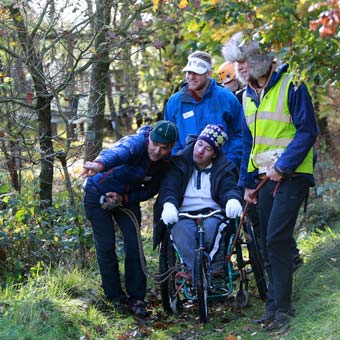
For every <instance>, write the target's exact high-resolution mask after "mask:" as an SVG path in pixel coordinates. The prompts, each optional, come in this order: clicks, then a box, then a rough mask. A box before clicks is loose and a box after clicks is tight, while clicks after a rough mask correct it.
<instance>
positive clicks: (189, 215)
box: [178, 209, 224, 219]
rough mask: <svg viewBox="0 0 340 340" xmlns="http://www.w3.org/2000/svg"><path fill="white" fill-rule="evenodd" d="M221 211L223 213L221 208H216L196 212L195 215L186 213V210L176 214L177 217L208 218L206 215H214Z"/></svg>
mask: <svg viewBox="0 0 340 340" xmlns="http://www.w3.org/2000/svg"><path fill="white" fill-rule="evenodd" d="M221 213H224V211H223V210H221V209H218V210H213V211H210V212H209V213H207V214H196V215H193V214H190V213H186V212H180V213H179V214H178V216H179V217H187V218H191V219H204V218H208V217H211V216H214V215H217V214H221Z"/></svg>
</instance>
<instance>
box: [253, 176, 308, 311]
mask: <svg viewBox="0 0 340 340" xmlns="http://www.w3.org/2000/svg"><path fill="white" fill-rule="evenodd" d="M309 184H310V183H309V181H308V180H307V179H306V178H304V177H303V176H296V177H292V178H290V179H286V180H282V181H281V182H280V185H279V187H278V190H277V192H276V194H275V195H274V191H275V187H276V185H277V182H274V181H267V183H266V184H265V185H264V186H263V187H262V188H261V189H260V191H259V194H258V204H259V216H260V237H261V243H262V250H263V255H264V262H265V269H266V271H267V274H268V280H269V286H268V300H267V304H266V309H267V310H268V311H276V310H277V311H279V312H282V313H287V312H290V311H291V309H292V305H291V295H292V284H293V278H292V277H293V271H292V260H291V259H292V251H293V250H292V249H294V248H295V246H294V245H295V240H294V237H293V232H294V227H295V224H296V220H297V216H298V213H299V209H300V207H301V205H302V203H303V201H304V199H305V198H306V197H307V195H308V191H309Z"/></svg>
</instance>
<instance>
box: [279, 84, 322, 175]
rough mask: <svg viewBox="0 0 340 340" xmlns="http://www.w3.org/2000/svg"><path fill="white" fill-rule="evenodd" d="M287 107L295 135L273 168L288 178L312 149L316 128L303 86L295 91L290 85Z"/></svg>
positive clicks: (311, 106)
mask: <svg viewBox="0 0 340 340" xmlns="http://www.w3.org/2000/svg"><path fill="white" fill-rule="evenodd" d="M288 105H289V110H290V113H291V116H292V120H293V124H294V126H295V128H296V135H295V137H294V138H293V140H292V141H291V142H290V143H289V145H288V146H287V148H286V150H285V152H284V153H283V154H282V155H281V157H280V158H279V159H278V160H277V162H276V163H275V167H274V168H275V169H276V170H277V171H278V172H279V173H280V174H282V175H283V176H288V177H289V176H291V175H292V174H293V173H294V171H295V169H296V168H297V167H298V166H299V165H300V164H301V163H302V162H303V160H304V159H305V158H306V156H307V153H308V152H309V151H310V149H311V148H312V147H313V145H314V143H315V141H316V138H317V135H318V126H317V122H316V117H315V112H314V108H313V104H312V100H311V97H310V95H309V93H308V91H307V88H306V86H305V85H304V84H301V85H300V86H298V87H297V88H296V89H295V87H294V84H291V85H290V88H289V95H288Z"/></svg>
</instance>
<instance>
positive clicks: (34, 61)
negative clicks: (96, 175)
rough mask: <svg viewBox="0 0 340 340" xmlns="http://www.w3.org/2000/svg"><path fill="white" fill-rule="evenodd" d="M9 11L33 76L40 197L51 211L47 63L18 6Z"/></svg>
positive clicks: (51, 176) (50, 99) (51, 151)
mask: <svg viewBox="0 0 340 340" xmlns="http://www.w3.org/2000/svg"><path fill="white" fill-rule="evenodd" d="M9 11H10V15H11V18H12V20H13V24H14V26H15V27H16V30H17V34H18V37H19V41H20V44H21V48H22V50H23V54H24V58H25V59H24V63H25V64H26V66H27V68H28V70H29V72H30V74H31V76H32V79H33V86H34V91H35V94H36V106H35V109H36V112H37V115H38V122H39V128H38V136H39V145H40V155H41V166H40V174H39V197H40V204H41V206H43V207H48V206H51V205H52V184H53V163H54V150H53V144H52V125H51V101H52V98H53V96H52V95H51V94H50V93H49V91H48V89H47V85H46V83H45V82H46V79H45V77H44V70H43V60H42V59H41V57H40V56H39V53H37V51H36V50H35V46H34V43H33V41H32V39H31V37H30V35H29V32H28V29H27V27H26V26H25V22H24V20H22V16H21V12H20V9H19V8H17V7H16V6H11V7H9Z"/></svg>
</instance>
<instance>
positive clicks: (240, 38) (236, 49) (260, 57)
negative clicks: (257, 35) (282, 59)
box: [222, 32, 274, 79]
mask: <svg viewBox="0 0 340 340" xmlns="http://www.w3.org/2000/svg"><path fill="white" fill-rule="evenodd" d="M222 55H223V57H224V59H225V60H227V61H229V62H232V63H233V62H245V61H246V62H247V63H248V72H249V76H250V78H253V79H258V78H260V77H262V76H264V75H266V74H267V73H268V72H269V70H270V68H271V65H272V62H273V59H274V56H273V54H272V53H271V52H269V53H262V52H261V51H260V45H259V43H258V42H257V41H256V40H250V41H248V42H246V41H245V39H244V35H243V32H238V33H235V34H234V35H233V36H232V37H231V38H230V39H229V40H228V41H227V42H226V43H225V44H224V46H223V48H222Z"/></svg>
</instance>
